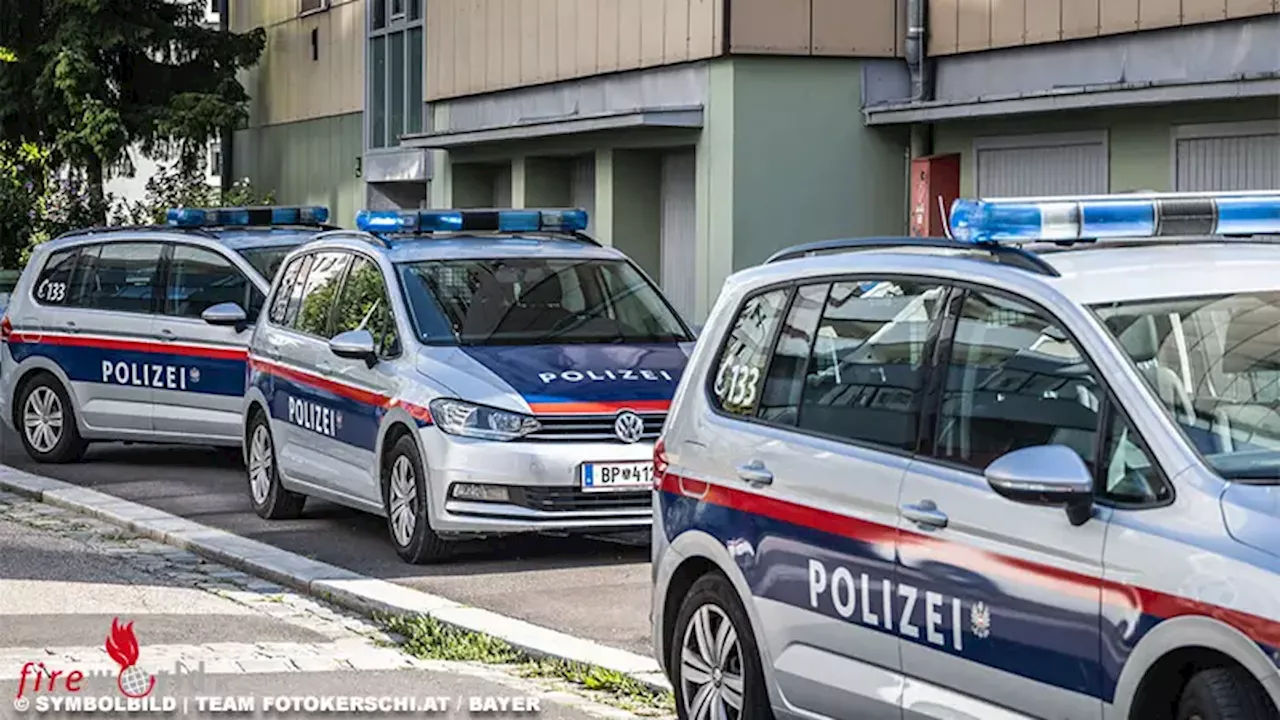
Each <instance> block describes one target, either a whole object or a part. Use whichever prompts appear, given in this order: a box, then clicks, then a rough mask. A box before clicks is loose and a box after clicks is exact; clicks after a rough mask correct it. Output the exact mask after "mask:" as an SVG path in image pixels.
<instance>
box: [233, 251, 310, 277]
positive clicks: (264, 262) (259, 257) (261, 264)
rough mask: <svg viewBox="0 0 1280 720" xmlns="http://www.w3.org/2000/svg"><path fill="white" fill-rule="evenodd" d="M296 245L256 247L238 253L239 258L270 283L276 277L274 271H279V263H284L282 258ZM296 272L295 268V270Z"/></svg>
mask: <svg viewBox="0 0 1280 720" xmlns="http://www.w3.org/2000/svg"><path fill="white" fill-rule="evenodd" d="M296 247H298V246H297V245H264V246H257V247H247V248H241V249H240V250H239V251H238V252H239V253H240V257H242V258H244V259H245V260H248V261H249V264H250V265H252V266H253V269H254V270H257V271H258V274H259V275H261V276H262V277H263V278H264V279H265V280H267V281H268V282H270V281H271V280H272V279H274V278H275V276H276V271H277V270H279V269H280V263H282V262H284V258H285V256H286V255H288V254H289V253H291V252H293V251H294V249H295V248H296ZM295 272H296V268H295Z"/></svg>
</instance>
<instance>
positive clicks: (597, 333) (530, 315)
mask: <svg viewBox="0 0 1280 720" xmlns="http://www.w3.org/2000/svg"><path fill="white" fill-rule="evenodd" d="M398 267H399V274H400V281H401V283H402V285H403V287H404V293H405V298H406V300H407V302H408V304H409V307H410V309H411V312H412V315H413V322H414V324H415V326H416V330H417V332H418V335H419V336H420V337H421V338H422V341H423V342H425V343H430V344H439V343H448V344H454V343H456V344H461V345H550V344H572V343H672V342H685V341H688V340H690V339H691V338H690V336H689V333H688V331H687V330H686V329H685V326H684V325H683V324H682V323H681V322H680V320H679V318H677V317H676V315H675V313H674V312H673V311H672V310H671V308H670V306H669V305H667V303H666V301H665V300H664V299H663V298H662V297H661V296H660V295H659V294H658V291H657V289H656V288H654V287H653V285H652V284H651V283H649V282H648V280H646V279H645V278H644V276H643V275H641V274H640V273H639V272H637V271H636V269H635V268H634V267H633V266H632V265H631V264H630V263H628V262H626V261H622V260H582V259H558V258H493V259H466V260H431V261H424V262H413V263H402V264H400V265H399V266H398Z"/></svg>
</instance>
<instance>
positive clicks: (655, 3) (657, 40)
mask: <svg viewBox="0 0 1280 720" xmlns="http://www.w3.org/2000/svg"><path fill="white" fill-rule="evenodd" d="M666 11H667V4H666V2H665V0H642V1H641V3H640V66H641V67H653V66H654V65H661V64H662V53H663V48H664V43H663V40H664V36H665V35H666V29H667V24H666V16H667V12H666Z"/></svg>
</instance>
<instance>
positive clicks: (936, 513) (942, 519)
mask: <svg viewBox="0 0 1280 720" xmlns="http://www.w3.org/2000/svg"><path fill="white" fill-rule="evenodd" d="M900 510H901V511H902V517H904V518H906V519H908V520H910V521H911V522H913V523H915V524H916V525H919V526H920V527H924V528H944V527H946V526H947V514H946V513H944V512H942V511H941V510H939V509H938V506H937V505H935V504H934V502H933V501H932V500H921V501H920V502H919V503H917V504H915V505H903V506H902V507H901V508H900Z"/></svg>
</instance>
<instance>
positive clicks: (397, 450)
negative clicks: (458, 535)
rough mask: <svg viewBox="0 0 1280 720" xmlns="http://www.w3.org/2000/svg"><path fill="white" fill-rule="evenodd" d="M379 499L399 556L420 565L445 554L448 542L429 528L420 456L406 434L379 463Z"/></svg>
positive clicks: (411, 439)
mask: <svg viewBox="0 0 1280 720" xmlns="http://www.w3.org/2000/svg"><path fill="white" fill-rule="evenodd" d="M382 502H383V507H384V508H385V509H386V512H387V529H388V530H390V531H391V544H392V545H395V547H396V553H397V554H399V555H400V558H401V559H402V560H404V561H405V562H407V563H412V564H414V565H423V564H425V563H429V562H431V561H433V560H440V559H442V558H444V557H447V556H448V554H449V549H450V545H449V542H448V541H446V540H444V539H442V538H441V537H440V536H439V535H437V534H436V533H435V531H434V530H432V529H431V521H430V516H429V515H428V513H427V486H426V477H425V474H424V473H423V470H422V456H421V455H419V454H418V446H417V445H416V444H414V442H413V438H412V437H409V436H408V435H404V436H401V438H400V439H399V440H397V441H396V443H395V445H393V446H392V447H391V452H390V453H388V455H387V461H386V462H384V463H383V464H382Z"/></svg>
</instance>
